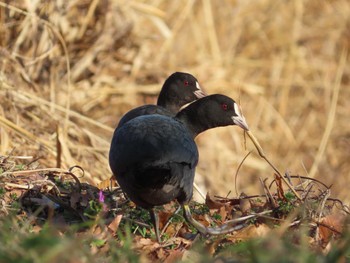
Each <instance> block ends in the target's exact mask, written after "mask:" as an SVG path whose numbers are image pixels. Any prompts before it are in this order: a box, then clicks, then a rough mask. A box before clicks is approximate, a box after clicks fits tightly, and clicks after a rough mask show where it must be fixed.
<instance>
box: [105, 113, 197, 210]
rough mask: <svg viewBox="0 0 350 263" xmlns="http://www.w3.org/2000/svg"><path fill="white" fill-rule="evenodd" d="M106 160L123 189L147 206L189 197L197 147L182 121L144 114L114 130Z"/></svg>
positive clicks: (137, 202) (138, 202) (181, 200)
mask: <svg viewBox="0 0 350 263" xmlns="http://www.w3.org/2000/svg"><path fill="white" fill-rule="evenodd" d="M109 162H110V166H111V169H112V171H113V173H114V175H115V176H116V179H117V181H118V183H119V184H120V186H121V187H122V189H123V190H124V191H125V192H126V193H127V194H128V196H129V197H130V198H131V199H132V200H133V201H134V202H135V203H136V204H138V205H140V206H143V207H146V208H147V207H148V206H149V207H152V206H154V205H161V204H165V203H167V202H169V201H171V200H173V199H178V200H179V201H180V202H183V201H188V199H189V198H191V196H192V184H193V177H194V171H195V167H196V165H197V162H198V150H197V146H196V144H195V142H194V140H193V139H192V137H191V135H190V133H189V132H188V130H187V128H186V127H185V126H184V125H183V124H182V123H181V122H179V121H178V120H176V119H174V118H171V117H167V116H161V115H146V116H139V117H137V118H134V119H132V120H130V121H129V122H127V123H125V124H124V125H123V126H122V127H120V128H119V129H117V130H116V131H115V134H114V135H113V139H112V143H111V149H110V156H109Z"/></svg>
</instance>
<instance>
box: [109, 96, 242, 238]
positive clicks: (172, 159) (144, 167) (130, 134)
mask: <svg viewBox="0 0 350 263" xmlns="http://www.w3.org/2000/svg"><path fill="white" fill-rule="evenodd" d="M228 125H238V126H240V127H241V128H243V129H245V130H248V126H247V124H246V122H245V120H244V118H243V117H242V116H241V115H240V113H239V110H238V106H237V104H236V103H235V102H234V101H233V100H232V99H231V98H229V97H227V96H224V95H220V94H216V95H211V96H207V97H204V98H202V99H199V100H197V101H195V102H193V103H192V104H190V105H189V106H188V107H186V108H184V109H183V110H181V111H180V112H179V113H178V114H177V115H176V117H169V116H161V115H157V114H154V115H147V116H139V117H136V118H134V119H132V120H130V121H128V122H127V123H125V124H124V125H123V126H122V127H120V128H119V129H116V131H115V133H114V135H113V139H112V142H111V148H110V154H109V163H110V167H111V170H112V172H113V174H114V175H115V177H116V179H117V181H118V183H119V185H120V186H121V188H122V190H123V191H124V192H125V193H126V194H127V195H128V196H129V198H130V199H131V200H132V201H134V202H135V203H136V205H138V206H140V207H143V208H146V209H152V208H153V207H154V206H159V205H163V204H166V203H169V202H170V201H172V200H177V201H178V202H179V203H180V204H181V205H185V204H187V203H188V202H189V200H190V199H191V197H192V193H193V180H194V175H195V168H196V165H197V163H198V149H197V146H196V144H195V142H194V138H195V137H196V136H197V135H198V134H199V133H201V132H203V131H205V130H207V129H210V128H215V127H220V126H228ZM151 215H152V217H153V218H154V221H155V229H156V234H157V238H158V241H159V232H158V229H157V227H158V226H157V222H156V218H155V215H154V213H151Z"/></svg>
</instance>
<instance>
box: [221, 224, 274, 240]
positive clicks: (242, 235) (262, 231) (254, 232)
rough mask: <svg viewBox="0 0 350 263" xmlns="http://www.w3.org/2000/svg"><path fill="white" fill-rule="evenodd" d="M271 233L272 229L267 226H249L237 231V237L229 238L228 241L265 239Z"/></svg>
mask: <svg viewBox="0 0 350 263" xmlns="http://www.w3.org/2000/svg"><path fill="white" fill-rule="evenodd" d="M270 232H271V229H270V228H269V227H268V226H267V225H265V224H259V225H249V226H247V227H245V228H243V229H242V230H239V231H237V232H236V234H235V235H233V236H228V237H227V239H229V240H231V241H233V242H237V241H245V240H248V239H251V238H257V237H264V236H266V235H267V234H268V233H270Z"/></svg>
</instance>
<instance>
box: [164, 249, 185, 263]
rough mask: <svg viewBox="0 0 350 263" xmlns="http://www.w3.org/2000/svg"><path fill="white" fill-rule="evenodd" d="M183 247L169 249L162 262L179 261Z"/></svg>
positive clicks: (182, 253)
mask: <svg viewBox="0 0 350 263" xmlns="http://www.w3.org/2000/svg"><path fill="white" fill-rule="evenodd" d="M184 251H185V250H184V249H182V248H180V249H173V250H169V255H168V256H167V257H166V258H165V260H164V263H172V262H180V261H181V260H182V257H183V255H184Z"/></svg>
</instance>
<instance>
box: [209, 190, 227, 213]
mask: <svg viewBox="0 0 350 263" xmlns="http://www.w3.org/2000/svg"><path fill="white" fill-rule="evenodd" d="M205 204H206V205H207V206H208V207H209V209H219V208H220V207H222V206H224V205H225V203H221V202H218V201H216V200H214V199H213V198H212V197H211V196H210V194H209V192H208V193H207V196H206V197H205Z"/></svg>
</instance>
